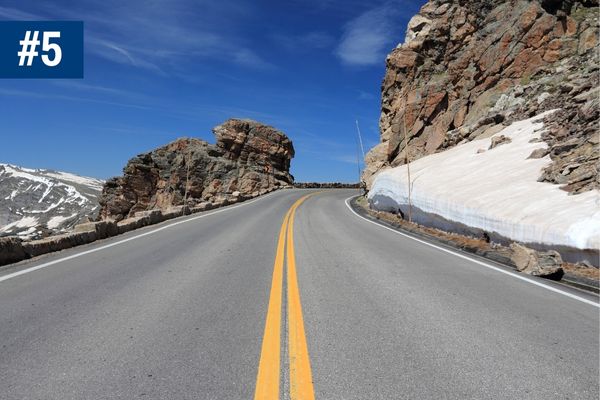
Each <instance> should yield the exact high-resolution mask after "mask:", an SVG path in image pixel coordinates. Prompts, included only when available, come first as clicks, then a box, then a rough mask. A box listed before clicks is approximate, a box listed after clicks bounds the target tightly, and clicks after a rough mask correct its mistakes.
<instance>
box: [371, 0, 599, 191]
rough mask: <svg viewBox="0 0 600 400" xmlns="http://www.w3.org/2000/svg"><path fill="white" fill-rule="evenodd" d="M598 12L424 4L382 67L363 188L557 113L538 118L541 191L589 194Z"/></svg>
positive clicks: (559, 6) (540, 3) (513, 0)
mask: <svg viewBox="0 0 600 400" xmlns="http://www.w3.org/2000/svg"><path fill="white" fill-rule="evenodd" d="M598 5H599V2H598V0H583V1H576V0H568V1H567V0H564V1H561V0H532V1H525V0H473V1H466V0H430V1H429V2H428V3H426V4H425V5H424V6H423V7H422V9H421V11H420V12H419V14H417V15H416V16H415V17H413V18H412V19H411V21H410V23H409V24H408V30H407V34H406V39H405V42H404V43H402V44H400V45H399V46H398V47H397V48H395V49H394V50H393V51H392V52H391V53H390V54H389V55H388V57H387V59H386V74H385V78H384V81H383V83H382V103H381V116H380V121H379V127H380V143H379V144H378V145H377V146H375V147H374V148H373V149H372V150H371V151H370V152H369V154H368V155H367V157H366V164H367V167H366V169H365V172H364V174H363V180H364V181H365V182H366V184H367V187H370V185H371V183H372V180H373V178H374V175H375V174H376V173H377V172H378V171H380V170H381V169H384V168H388V167H395V166H398V165H401V164H404V163H405V162H406V160H407V159H408V160H411V161H412V160H415V159H417V158H420V157H423V156H425V155H428V154H432V153H435V152H439V151H443V150H445V149H446V148H449V147H452V146H454V145H456V144H459V143H464V142H465V141H470V140H473V139H475V138H480V137H486V135H487V136H489V135H490V132H492V131H495V132H497V131H498V130H499V128H500V127H502V126H505V125H508V124H509V123H510V122H513V121H516V120H522V119H526V118H529V117H532V116H534V115H536V114H539V113H541V112H543V111H546V110H550V109H558V110H559V111H557V112H556V113H554V114H552V115H550V116H549V117H547V121H546V122H547V126H548V128H549V129H548V132H547V133H546V134H544V135H543V137H542V139H543V140H544V141H545V142H546V143H547V144H548V146H549V152H548V153H549V155H550V159H551V164H550V165H549V166H548V167H547V168H546V169H545V170H544V171H543V172H542V175H541V176H540V181H548V182H553V183H557V184H562V185H563V186H561V187H562V188H563V189H565V190H567V191H569V192H571V193H581V192H583V191H587V190H592V189H594V188H597V187H598V170H597V165H598V151H597V145H598V143H597V142H598V134H597V129H598V122H599V102H598V98H599V96H598V95H599V93H598V92H597V88H598V80H599V67H598V59H597V54H598V48H599V45H598V31H599V29H598V27H599V21H598ZM407 143H408V145H407ZM594 149H596V150H595V151H594ZM535 156H536V157H539V156H542V157H543V156H545V155H539V154H538V155H535Z"/></svg>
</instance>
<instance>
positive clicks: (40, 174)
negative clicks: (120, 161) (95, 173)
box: [0, 163, 104, 239]
mask: <svg viewBox="0 0 600 400" xmlns="http://www.w3.org/2000/svg"><path fill="white" fill-rule="evenodd" d="M103 185H104V181H103V180H100V179H95V178H88V177H83V176H79V175H74V174H71V173H67V172H61V171H54V170H49V169H31V168H24V167H20V166H15V165H11V164H3V163H0V236H8V235H17V236H20V237H22V238H27V239H34V238H40V237H44V236H47V235H49V234H54V233H60V232H63V231H66V230H69V229H70V228H72V227H73V226H74V225H76V224H78V223H80V222H82V221H86V220H88V219H95V218H96V216H97V215H98V211H99V209H100V205H99V203H98V197H99V195H100V193H101V192H102V187H103Z"/></svg>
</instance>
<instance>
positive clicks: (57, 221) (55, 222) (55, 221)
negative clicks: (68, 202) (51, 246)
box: [48, 213, 77, 229]
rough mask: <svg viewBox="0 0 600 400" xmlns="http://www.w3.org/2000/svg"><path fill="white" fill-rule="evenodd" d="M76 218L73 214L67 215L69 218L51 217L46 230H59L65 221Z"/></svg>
mask: <svg viewBox="0 0 600 400" xmlns="http://www.w3.org/2000/svg"><path fill="white" fill-rule="evenodd" d="M76 216H77V214H76V213H75V214H73V215H69V216H62V215H57V216H56V217H52V218H50V219H49V220H48V228H49V229H57V228H59V227H60V226H61V225H62V224H63V223H64V222H65V221H68V220H70V219H71V218H75V217H76Z"/></svg>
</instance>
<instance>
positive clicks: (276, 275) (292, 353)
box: [254, 194, 315, 400]
mask: <svg viewBox="0 0 600 400" xmlns="http://www.w3.org/2000/svg"><path fill="white" fill-rule="evenodd" d="M311 195H312V194H309V195H306V196H304V197H301V198H300V199H298V200H297V201H296V202H295V203H294V204H293V205H292V207H291V208H290V209H289V210H288V212H287V214H286V215H285V217H284V219H283V223H282V225H281V230H280V232H279V241H278V242H277V253H276V255H275V265H274V266H273V281H272V283H271V293H270V296H269V307H268V309H267V320H266V323H265V333H264V336H263V342H262V349H261V353H260V362H259V364H258V375H257V377H256V390H255V392H254V399H255V400H259V399H260V400H276V399H279V381H280V375H281V366H280V364H281V304H282V293H283V266H284V265H283V263H284V252H285V250H286V249H285V247H286V236H287V255H286V257H285V258H286V259H287V302H288V332H289V335H288V353H289V365H290V375H289V376H290V399H291V400H312V399H314V398H315V395H314V389H313V383H312V374H311V370H310V358H309V356H308V347H307V345H306V334H305V332H304V321H303V319H302V305H301V303H300V290H299V289H298V277H297V276H296V258H295V254H294V215H295V213H296V209H297V208H298V207H299V206H300V204H302V202H303V201H304V200H306V199H307V198H308V197H309V196H311Z"/></svg>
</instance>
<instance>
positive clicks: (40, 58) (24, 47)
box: [0, 21, 83, 79]
mask: <svg viewBox="0 0 600 400" xmlns="http://www.w3.org/2000/svg"><path fill="white" fill-rule="evenodd" d="M0 78H60V79H64V78H83V22H82V21H0Z"/></svg>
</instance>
